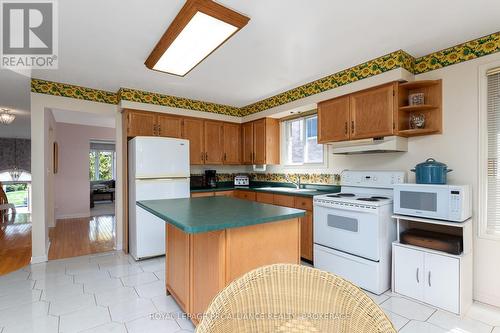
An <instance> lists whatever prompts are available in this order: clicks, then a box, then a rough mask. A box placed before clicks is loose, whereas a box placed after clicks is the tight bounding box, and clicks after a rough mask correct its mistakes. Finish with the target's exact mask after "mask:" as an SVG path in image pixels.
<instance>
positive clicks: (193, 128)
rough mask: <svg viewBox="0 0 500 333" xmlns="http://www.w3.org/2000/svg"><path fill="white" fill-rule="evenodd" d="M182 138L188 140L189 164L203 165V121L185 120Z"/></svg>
mask: <svg viewBox="0 0 500 333" xmlns="http://www.w3.org/2000/svg"><path fill="white" fill-rule="evenodd" d="M182 138H183V139H186V140H189V159H190V162H191V164H194V165H199V164H203V163H204V162H205V149H204V148H205V146H204V144H203V139H204V137H203V120H201V119H196V118H185V119H184V120H183V126H182Z"/></svg>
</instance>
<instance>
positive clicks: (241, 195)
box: [234, 190, 256, 201]
mask: <svg viewBox="0 0 500 333" xmlns="http://www.w3.org/2000/svg"><path fill="white" fill-rule="evenodd" d="M234 197H235V198H238V199H244V200H250V201H255V199H256V196H255V192H253V191H241V190H236V191H234Z"/></svg>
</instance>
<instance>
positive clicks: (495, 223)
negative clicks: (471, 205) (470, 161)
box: [480, 68, 500, 236]
mask: <svg viewBox="0 0 500 333" xmlns="http://www.w3.org/2000/svg"><path fill="white" fill-rule="evenodd" d="M486 94H487V97H486V116H485V117H484V116H483V118H485V119H483V121H482V124H483V125H484V127H483V128H485V129H486V132H487V133H486V135H487V138H486V140H487V144H486V143H484V141H483V144H482V147H483V151H482V152H483V153H482V156H483V158H485V157H486V156H487V161H486V163H484V164H483V165H482V166H481V168H482V173H481V174H482V175H483V180H482V184H481V185H482V186H483V189H482V191H481V193H482V197H481V199H480V200H481V202H482V207H481V208H482V209H481V212H480V215H482V216H481V217H480V218H481V221H482V229H483V230H482V231H483V232H482V234H486V235H488V234H489V235H495V236H496V235H498V236H500V169H499V167H498V162H499V158H500V68H497V69H496V70H490V71H488V72H487V83H486ZM485 155H486V156H485ZM484 176H486V177H484ZM484 178H486V179H484ZM485 196H486V197H485Z"/></svg>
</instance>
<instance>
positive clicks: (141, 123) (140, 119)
mask: <svg viewBox="0 0 500 333" xmlns="http://www.w3.org/2000/svg"><path fill="white" fill-rule="evenodd" d="M126 112H127V136H129V137H132V136H153V135H156V113H153V112H143V111H133V110H126Z"/></svg>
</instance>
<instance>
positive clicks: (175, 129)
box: [156, 114, 182, 138]
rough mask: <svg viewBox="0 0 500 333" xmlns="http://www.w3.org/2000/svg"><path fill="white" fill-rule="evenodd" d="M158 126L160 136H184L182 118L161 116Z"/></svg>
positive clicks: (159, 116)
mask: <svg viewBox="0 0 500 333" xmlns="http://www.w3.org/2000/svg"><path fill="white" fill-rule="evenodd" d="M156 124H157V125H156V126H157V130H158V135H159V136H164V137H169V138H180V137H181V135H182V132H181V129H182V118H181V117H176V116H169V115H163V114H159V115H158V120H157V123H156Z"/></svg>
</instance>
